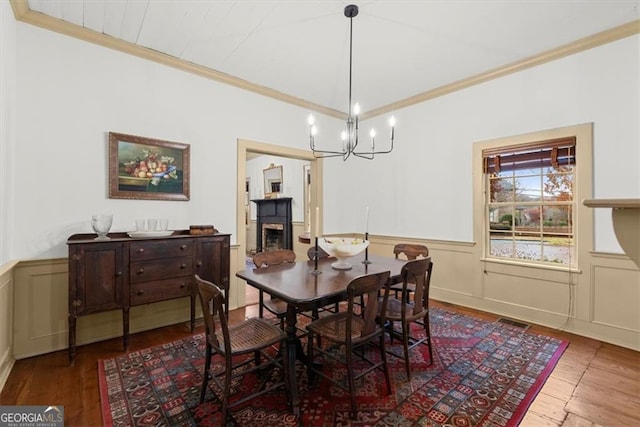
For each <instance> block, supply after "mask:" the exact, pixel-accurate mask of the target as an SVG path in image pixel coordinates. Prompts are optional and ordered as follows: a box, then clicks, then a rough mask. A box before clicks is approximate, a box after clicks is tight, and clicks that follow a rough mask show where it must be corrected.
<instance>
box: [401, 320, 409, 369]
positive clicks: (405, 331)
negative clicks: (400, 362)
mask: <svg viewBox="0 0 640 427" xmlns="http://www.w3.org/2000/svg"><path fill="white" fill-rule="evenodd" d="M402 347H403V350H404V368H405V370H406V371H407V381H411V367H410V366H409V323H407V322H402Z"/></svg>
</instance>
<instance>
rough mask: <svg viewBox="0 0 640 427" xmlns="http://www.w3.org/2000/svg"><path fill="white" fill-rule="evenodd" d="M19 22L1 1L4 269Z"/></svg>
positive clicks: (0, 257)
mask: <svg viewBox="0 0 640 427" xmlns="http://www.w3.org/2000/svg"><path fill="white" fill-rule="evenodd" d="M15 80H16V21H15V18H14V17H13V11H12V10H11V5H10V4H9V2H6V1H3V2H0V266H2V265H3V264H5V263H6V262H7V261H9V260H10V247H11V242H12V239H13V233H12V229H13V227H12V226H11V224H12V218H13V209H12V207H11V206H12V200H13V191H12V182H13V179H12V177H13V172H12V165H13V161H12V156H13V146H14V144H15V135H16V123H15V117H16V114H15V106H16V105H15V103H16V85H15Z"/></svg>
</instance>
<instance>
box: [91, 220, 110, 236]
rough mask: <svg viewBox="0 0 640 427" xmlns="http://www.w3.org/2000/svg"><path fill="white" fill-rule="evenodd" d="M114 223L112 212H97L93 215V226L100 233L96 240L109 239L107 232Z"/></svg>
mask: <svg viewBox="0 0 640 427" xmlns="http://www.w3.org/2000/svg"><path fill="white" fill-rule="evenodd" d="M112 223H113V215H112V214H95V215H92V216H91V227H93V231H95V232H96V233H97V234H98V237H96V238H95V240H109V237H107V233H108V232H109V230H110V229H111V224H112Z"/></svg>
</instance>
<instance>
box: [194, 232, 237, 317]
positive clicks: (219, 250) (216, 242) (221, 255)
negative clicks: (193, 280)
mask: <svg viewBox="0 0 640 427" xmlns="http://www.w3.org/2000/svg"><path fill="white" fill-rule="evenodd" d="M229 240H230V239H229V235H222V236H212V237H201V238H198V239H197V241H198V243H197V246H196V273H197V274H198V276H200V277H201V278H203V279H205V280H208V281H210V282H212V283H214V284H216V285H218V286H219V287H221V288H223V289H225V300H226V301H225V302H226V305H225V306H226V307H229V246H230V242H229Z"/></svg>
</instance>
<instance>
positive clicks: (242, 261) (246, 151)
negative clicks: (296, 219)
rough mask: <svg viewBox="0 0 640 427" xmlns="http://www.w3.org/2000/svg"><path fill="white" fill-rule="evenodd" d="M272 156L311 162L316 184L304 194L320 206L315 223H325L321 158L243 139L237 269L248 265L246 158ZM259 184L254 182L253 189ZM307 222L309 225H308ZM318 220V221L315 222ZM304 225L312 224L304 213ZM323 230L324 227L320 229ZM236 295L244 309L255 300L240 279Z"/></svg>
mask: <svg viewBox="0 0 640 427" xmlns="http://www.w3.org/2000/svg"><path fill="white" fill-rule="evenodd" d="M263 154H266V155H271V156H278V157H282V158H285V159H298V160H305V161H308V162H309V168H308V171H305V173H308V175H309V177H310V179H311V181H310V182H311V183H313V185H309V188H308V189H307V190H306V191H308V194H307V193H305V196H304V197H305V198H308V199H305V200H308V201H309V203H310V206H319V207H320V209H319V211H320V212H319V216H320V219H319V220H318V221H317V222H315V223H317V224H322V220H321V218H322V207H321V201H322V159H316V158H315V157H313V153H312V152H311V151H308V150H300V149H297V148H291V147H284V146H280V145H274V144H266V143H262V142H256V141H249V140H244V139H239V140H238V153H237V197H236V201H237V208H236V212H237V218H236V224H237V230H236V233H237V234H236V236H237V239H236V241H237V244H238V255H239V256H238V265H237V266H236V267H237V270H240V269H244V268H246V264H247V257H246V253H247V227H246V222H245V221H246V205H245V200H246V198H245V197H246V193H247V182H246V177H247V170H246V168H247V159H249V158H251V157H255V156H256V155H263ZM255 185H256V183H254V186H255ZM310 211H311V212H310V214H311V215H312V214H313V209H310ZM307 220H308V222H307ZM313 220H314V221H315V218H314V219H313ZM304 221H305V224H307V223H308V224H312V222H311V218H307V217H306V214H305V220H304ZM319 228H321V226H319ZM310 231H311V232H313V233H315V232H321V230H310ZM237 285H238V286H237V293H236V304H237V306H238V307H242V306H244V305H246V303H247V302H252V301H253V298H254V297H253V294H251V295H250V298H251V299H250V300H249V299H248V298H247V288H251V287H248V286H246V284H245V282H244V281H241V280H239V281H238V282H237Z"/></svg>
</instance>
